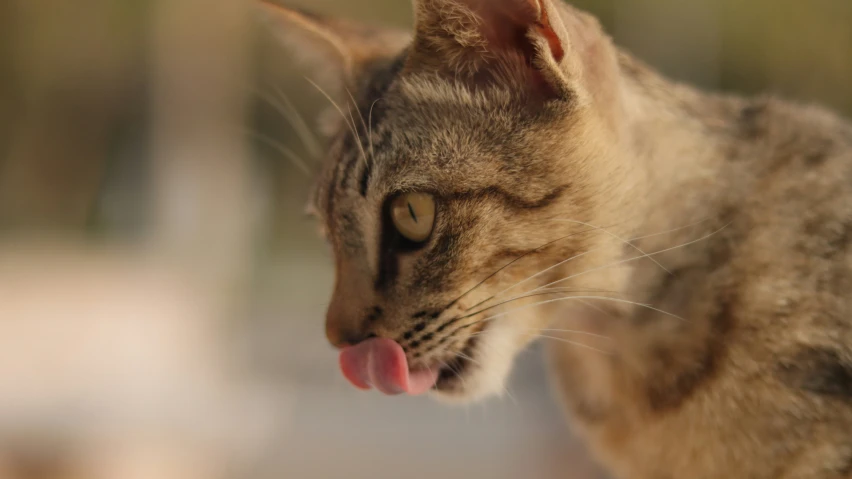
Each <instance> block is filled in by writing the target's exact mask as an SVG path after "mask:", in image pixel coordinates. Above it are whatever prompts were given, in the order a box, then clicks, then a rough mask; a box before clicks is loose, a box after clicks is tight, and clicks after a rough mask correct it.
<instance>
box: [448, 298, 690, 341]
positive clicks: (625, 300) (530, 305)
mask: <svg viewBox="0 0 852 479" xmlns="http://www.w3.org/2000/svg"><path fill="white" fill-rule="evenodd" d="M579 299H598V300H603V301H612V302H615V303H622V304H630V305H633V306H638V307H640V308H646V309H650V310H652V311H656V312H658V313H661V314H665V315H666V316H671V317H673V318H677V319H679V320H681V321H686V320H685V319H684V318H682V317H680V316H678V315H676V314H673V313H669V312H668V311H663V310H662V309H659V308H655V307H654V306H651V305H649V304H644V303H638V302H636V301H630V300H627V299H621V298H610V297H607V296H565V297H562V298H555V299H548V300H544V301H537V302H535V303H530V304H525V305H523V306H518V307H517V308H512V309H509V310H507V311H504V312H502V313H498V314H495V315H492V316H489V317H487V318H483V319H480V320H477V321H473V322H471V323H468V324H465V325H463V326H459V327H458V328H457V330H461V329H464V328H469V327H471V326H474V325H477V324H480V323H484V322H486V321H493V320H495V319H498V318H502V317H504V316H508V315H509V314H512V313H514V312H517V311H521V310H524V309H529V308H533V307H538V306H543V305H546V304H552V303H557V302H560V301H569V300H579ZM451 334H455V331H453V333H451Z"/></svg>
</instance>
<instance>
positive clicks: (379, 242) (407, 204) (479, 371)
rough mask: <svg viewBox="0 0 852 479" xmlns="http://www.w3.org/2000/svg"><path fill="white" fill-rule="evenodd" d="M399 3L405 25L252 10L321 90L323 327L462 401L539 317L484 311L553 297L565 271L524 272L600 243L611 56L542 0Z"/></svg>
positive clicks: (611, 117)
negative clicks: (421, 373)
mask: <svg viewBox="0 0 852 479" xmlns="http://www.w3.org/2000/svg"><path fill="white" fill-rule="evenodd" d="M414 5H415V14H416V26H415V31H414V33H413V35H412V34H407V33H400V32H394V31H391V30H385V29H376V28H370V27H366V26H363V25H357V24H354V23H350V22H345V21H342V20H339V19H330V18H325V17H321V16H317V15H314V14H310V13H306V12H302V11H297V10H291V9H286V8H282V7H278V6H274V5H271V4H264V6H263V9H264V10H265V11H266V16H267V18H269V19H271V20H272V25H273V27H274V29H275V30H276V32H278V33H279V34H280V36H281V37H282V38H283V39H284V40H285V41H286V43H288V45H290V46H292V47H293V50H294V51H295V53H297V54H298V55H299V56H300V57H302V58H303V59H305V60H307V61H308V62H309V63H311V64H312V65H313V66H314V67H316V68H315V69H313V70H310V73H309V75H308V76H309V77H311V78H312V80H313V81H315V83H316V84H317V85H316V86H318V87H319V88H321V89H322V90H323V92H324V93H325V94H327V96H328V97H329V100H331V102H333V103H335V105H334V106H330V107H329V111H330V112H331V116H329V117H328V118H331V119H332V120H331V122H330V124H331V125H332V128H331V130H330V147H329V154H328V157H327V159H326V161H325V164H324V169H323V171H322V173H321V174H320V176H319V178H318V180H317V184H316V188H315V194H314V198H313V204H314V210H315V211H316V212H317V215H318V217H319V221H320V222H321V223H322V226H323V229H324V230H325V232H326V236H327V239H328V241H329V242H330V244H331V246H332V250H333V252H334V262H335V266H336V284H335V287H334V293H333V296H332V299H331V303H330V306H329V309H328V315H327V323H326V331H327V336H328V339H329V341H330V342H331V343H332V344H334V345H335V346H339V347H343V346H347V345H353V344H357V343H360V342H362V341H365V340H368V339H369V338H374V337H379V338H388V339H391V340H393V341H395V342H396V343H398V344H399V345H401V346H402V349H403V350H404V353H405V356H406V359H407V363H408V365H409V367H410V368H411V369H418V368H419V369H422V368H431V369H434V370H440V371H441V373H440V376H439V378H438V380H437V384H435V385H434V388H433V389H434V390H435V391H436V392H437V394H438V395H440V396H443V397H447V398H457V399H473V398H479V397H483V396H486V395H488V394H491V393H496V392H499V391H501V390H502V389H503V383H504V381H505V379H506V377H507V375H508V373H509V370H510V368H511V363H512V360H513V357H514V355H515V354H516V353H517V352H518V351H520V350H521V349H522V348H523V347H524V346H525V345H526V344H527V343H528V342H529V340H530V338H532V337H534V336H535V333H536V330H538V329H540V328H543V327H546V324H547V321H546V319H545V318H544V317H543V316H541V315H534V314H533V315H525V316H524V317H522V318H519V317H516V316H514V315H513V314H507V315H506V316H501V317H499V318H493V317H492V316H494V315H495V314H497V313H500V312H503V311H506V309H507V308H508V309H513V308H516V307H518V306H520V305H522V304H524V303H528V302H530V301H536V300H546V299H548V298H559V297H563V296H565V295H566V289H565V288H568V287H570V286H574V285H575V283H574V282H573V281H567V282H562V283H556V284H554V285H553V286H552V287H550V289H536V288H540V287H542V286H544V285H546V284H548V283H551V282H554V281H556V280H559V279H561V278H564V277H566V276H569V275H571V274H572V273H574V272H578V271H579V268H583V267H588V263H587V262H585V261H584V259H586V258H580V257H578V258H577V259H576V261H565V262H564V264H561V265H559V266H558V267H555V268H552V269H548V268H549V267H551V266H553V265H556V264H558V263H560V262H563V261H564V260H567V259H570V258H572V257H575V256H584V255H587V254H588V253H589V252H590V251H594V250H601V249H606V247H605V246H604V245H605V244H610V243H611V238H608V237H607V235H606V234H601V232H600V230H599V229H598V228H597V227H596V226H595V225H600V226H604V223H606V222H607V221H609V220H611V218H609V217H608V215H609V214H610V213H611V205H610V203H616V202H617V198H615V196H616V195H615V194H614V193H613V194H609V193H611V192H610V191H609V190H611V189H612V185H613V183H614V182H616V181H617V180H616V178H618V177H619V175H621V170H620V168H619V165H618V162H616V161H614V160H612V157H614V156H615V155H616V154H615V153H614V151H616V150H617V149H618V142H619V141H620V139H619V136H620V135H619V130H620V129H621V127H622V126H621V125H620V124H619V120H618V119H619V117H620V114H621V112H620V110H621V109H622V108H623V105H622V103H623V102H622V100H621V93H620V86H619V81H618V72H617V70H618V66H617V61H616V54H615V52H614V48H613V47H612V46H611V43H610V42H609V40H608V38H607V37H606V36H605V35H604V34H603V33H602V32H601V29H600V27H599V25H598V24H597V22H596V21H595V20H594V19H592V18H591V17H589V16H587V15H585V14H583V13H580V12H578V11H576V10H574V9H572V8H570V7H568V6H565V5H557V4H556V3H554V2H553V1H551V0H415V2H414ZM312 75H313V76H312ZM607 240H609V241H610V243H605V242H606V241H607ZM607 247H608V246H607ZM584 265H585V266H584ZM539 272H542V273H541V274H539V275H537V276H533V275H536V274H537V273H539ZM527 278H529V279H527ZM525 279H526V281H524V282H523V283H522V284H518V283H519V282H520V281H523V280H525ZM513 286H514V287H513ZM560 288H561V289H560ZM527 295H529V297H527V298H524V299H517V300H514V299H515V298H518V297H521V296H527ZM509 300H514V301H509ZM503 302H506V304H502V305H500V306H498V305H499V304H500V303H503Z"/></svg>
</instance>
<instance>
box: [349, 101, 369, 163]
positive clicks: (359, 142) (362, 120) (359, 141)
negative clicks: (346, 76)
mask: <svg viewBox="0 0 852 479" xmlns="http://www.w3.org/2000/svg"><path fill="white" fill-rule="evenodd" d="M346 93H347V94H348V95H349V98H350V99H351V100H352V106H354V107H355V112H356V113H358V118H359V119H360V120H361V126H363V127H364V134H369V129H368V128H367V124H366V123H365V122H364V115H363V114H362V113H361V109H360V108H358V102H357V101H356V100H355V96H354V95H352V92H351V91H349V88H347V89H346ZM348 110H349V118H352V109H351V108H349V109H348ZM352 124H353V125H354V124H355V119H354V118H352ZM356 131H357V129H356ZM367 141H368V142H370V144H371V146H370V157H369V158H370V159H368V157H367V153H366V152H364V146H363V140H362V139H361V135H360V133H359V134H358V145H359V147H360V148H361V153H363V155H364V166H367V162H368V161H372V158H373V149H372V138H367Z"/></svg>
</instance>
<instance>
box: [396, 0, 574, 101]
mask: <svg viewBox="0 0 852 479" xmlns="http://www.w3.org/2000/svg"><path fill="white" fill-rule="evenodd" d="M416 7H417V31H416V36H415V52H414V54H413V55H412V57H411V60H410V62H409V67H408V70H409V71H418V70H419V71H422V72H434V71H436V70H437V71H438V72H440V73H443V74H444V75H446V76H449V77H452V78H454V79H458V78H461V79H462V81H467V82H468V83H469V86H471V87H474V88H475V87H478V86H481V85H482V84H494V83H497V84H502V85H504V86H510V87H511V88H512V90H513V91H518V92H525V93H528V94H531V95H532V96H533V97H537V98H544V99H551V98H556V97H564V96H571V91H572V89H573V88H572V86H571V85H569V84H568V81H567V79H566V77H565V75H564V74H563V72H562V71H561V66H560V64H561V62H562V60H563V59H564V58H565V57H566V50H567V48H568V44H567V33H566V32H565V27H564V25H563V24H562V19H561V18H560V17H559V15H558V14H557V13H555V12H556V11H555V9H554V8H555V7H553V5H552V3H551V1H550V0H416ZM436 67H437V68H436Z"/></svg>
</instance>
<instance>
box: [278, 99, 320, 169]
mask: <svg viewBox="0 0 852 479" xmlns="http://www.w3.org/2000/svg"><path fill="white" fill-rule="evenodd" d="M273 88H274V90H275V94H276V95H277V97H278V98H281V100H282V101H283V102H284V105H285V106H286V107H287V110H288V111H290V113H291V114H290V122H291V123H292V124H293V128H295V129H296V131H297V133H298V132H301V133H299V135H300V138H301V140H302V143H304V145H305V148H307V149H308V152H310V153H311V154H312V155H313V156H314V157H315V158H319V157H320V156H322V150H323V149H322V147H321V146H320V141H319V139H318V138H317V136H316V134H314V133H313V132H312V131H311V128H310V127H309V126H308V122H307V121H305V118H304V117H303V116H302V115H301V114H300V113H299V110H298V109H297V108H296V106H295V105H294V104H293V102H292V101H290V98H288V97H287V95H285V94H284V92H283V91H282V90H281V89H280V88H279V87H277V86H274V87H273Z"/></svg>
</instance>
